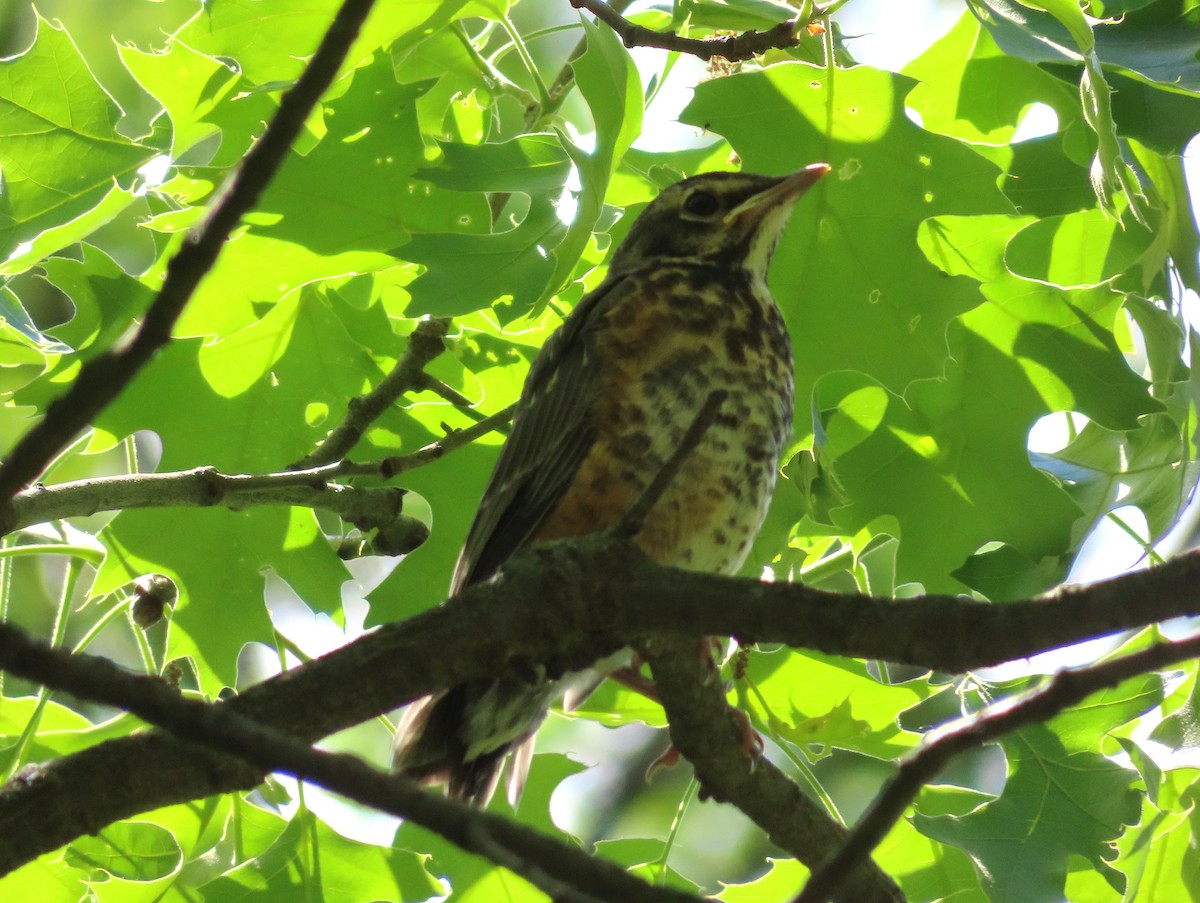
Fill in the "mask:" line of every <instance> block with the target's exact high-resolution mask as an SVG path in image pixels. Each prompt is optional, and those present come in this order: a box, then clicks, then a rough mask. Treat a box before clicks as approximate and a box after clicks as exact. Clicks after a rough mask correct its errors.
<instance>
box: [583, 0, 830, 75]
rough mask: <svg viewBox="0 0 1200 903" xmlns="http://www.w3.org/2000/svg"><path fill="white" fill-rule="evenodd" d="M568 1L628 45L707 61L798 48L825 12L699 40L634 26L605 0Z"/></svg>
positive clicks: (741, 57)
mask: <svg viewBox="0 0 1200 903" xmlns="http://www.w3.org/2000/svg"><path fill="white" fill-rule="evenodd" d="M569 2H570V4H571V5H572V6H573V7H575V8H576V9H586V10H587V11H588V12H590V13H591V14H592V15H594V16H595V17H596V18H597V19H599V20H600V21H601V22H603V23H604V24H605V25H607V26H608V27H609V28H611V29H612V30H613V31H614V32H616V34H617V37H619V38H620V39H621V42H622V43H623V44H624V45H625V46H626V47H657V48H659V49H661V50H674V51H677V52H679V53H686V54H689V55H691V56H695V57H699V58H700V59H702V60H706V61H707V60H711V59H712V58H713V57H714V56H719V57H722V58H724V59H727V60H729V61H730V62H739V61H742V60H748V59H750V58H751V57H753V56H756V55H757V54H760V53H766V52H767V51H768V50H776V49H783V48H787V47H795V46H796V45H797V44H799V43H800V39H801V36H802V34H803V33H804V29H805V27H806V26H807V25H808V24H809V23H810V22H813V21H814V20H816V19H818V18H820V17H821V16H823V15H824V12H823V11H821V10H819V9H816V8H814V9H813V10H812V11H811V13H810V14H809V15H808V16H806V17H803V16H797V17H796V18H794V19H788V20H786V21H784V22H780V23H779V24H778V25H776V26H774V27H773V28H768V29H767V30H766V31H746V32H742V33H741V34H738V35H722V36H718V37H712V38H705V39H698V38H685V37H683V36H681V35H677V34H675V33H674V32H663V31H655V30H654V29H652V28H645V27H643V26H641V25H635V24H634V23H633V22H630V21H629V20H628V19H626V18H625V17H624V16H622V15H621V14H620V13H619V12H617V11H616V10H615V9H613V7H612V6H610V5H609V4H607V3H604V2H602V0H569Z"/></svg>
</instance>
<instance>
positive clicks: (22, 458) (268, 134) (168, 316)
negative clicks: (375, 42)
mask: <svg viewBox="0 0 1200 903" xmlns="http://www.w3.org/2000/svg"><path fill="white" fill-rule="evenodd" d="M373 5H374V0H345V2H344V3H343V4H342V7H341V9H339V10H338V12H337V15H336V16H334V19H333V22H332V23H331V24H330V26H329V29H328V30H327V31H326V32H325V35H324V37H323V38H322V39H321V44H320V46H319V47H318V48H317V50H316V52H315V53H314V54H313V57H312V59H311V60H310V61H309V63H308V65H307V66H306V67H305V68H304V72H303V73H302V74H301V76H300V78H299V79H298V80H297V81H296V84H295V85H293V86H292V87H291V88H290V89H289V90H288V91H287V92H286V93H285V94H284V95H283V97H282V98H281V100H280V102H279V109H278V110H277V111H276V113H275V115H274V116H273V117H272V119H271V122H270V124H269V125H268V126H267V129H266V131H265V132H264V133H263V136H262V138H260V139H259V140H258V141H257V142H256V143H255V144H254V146H253V147H252V148H251V149H250V151H249V152H248V153H247V154H246V157H245V159H244V160H243V161H242V165H241V168H240V169H239V170H238V172H237V174H236V175H235V176H234V178H233V181H232V182H231V183H230V185H229V189H228V191H227V192H225V194H224V195H223V196H222V197H221V199H220V201H219V202H218V203H217V205H216V207H215V208H214V209H213V211H212V213H211V214H210V215H209V216H208V218H207V219H206V220H205V221H204V225H203V226H202V227H201V229H200V231H199V233H197V234H195V235H193V236H189V237H188V238H187V239H185V241H184V243H183V246H182V247H181V248H180V249H179V252H178V253H177V254H176V255H175V256H174V257H173V258H171V262H170V263H169V264H168V265H167V272H166V276H165V278H164V280H163V285H162V288H161V289H160V290H159V293H158V296H157V297H156V298H155V299H154V302H153V303H152V304H151V305H150V308H149V310H147V311H146V316H145V318H144V319H143V321H142V325H141V326H140V327H139V328H138V330H137V332H136V333H135V334H134V335H133V338H132V339H131V340H130V341H129V342H128V343H127V344H126V345H124V346H123V347H120V348H116V349H111V350H109V351H105V352H104V353H103V354H99V355H97V356H96V357H94V358H92V359H91V360H89V361H87V362H85V363H84V364H83V366H82V367H81V368H80V370H79V375H78V376H77V377H76V378H75V381H74V382H73V383H71V387H70V388H69V389H68V390H67V391H66V392H65V393H64V394H63V395H61V396H59V397H58V398H56V399H55V400H54V401H53V402H51V403H50V405H49V406H48V407H47V408H46V414H45V416H44V417H43V418H42V419H41V421H40V422H39V423H37V424H36V425H35V426H34V427H33V428H32V429H31V430H30V431H29V432H28V433H26V434H25V435H24V436H22V437H21V439H20V441H19V442H18V443H17V445H16V447H15V448H14V449H13V450H12V452H11V453H10V454H9V456H8V458H7V459H6V460H5V461H4V463H3V464H0V504H4V503H6V502H7V501H8V500H9V499H11V498H12V496H13V495H15V494H16V493H17V491H19V490H20V489H22V488H23V487H25V486H27V485H28V484H29V483H30V482H32V481H33V480H34V479H35V478H36V477H37V475H38V474H39V473H41V472H42V471H43V470H44V469H45V467H46V465H47V464H48V463H49V462H50V460H51V459H52V458H53V457H54V456H55V455H56V454H58V453H59V452H60V451H62V449H63V448H64V447H65V446H66V445H67V443H68V442H70V441H71V438H72V437H73V436H74V435H75V434H76V433H78V432H79V431H80V430H81V429H83V428H84V427H86V426H87V425H88V424H89V423H91V422H92V420H93V419H94V418H95V416H96V415H97V414H98V413H99V412H100V411H101V410H103V409H104V407H105V406H106V405H108V404H109V402H111V401H112V400H113V399H114V398H116V397H117V396H118V395H120V394H121V392H122V390H124V388H125V387H126V386H127V385H129V383H130V382H131V381H132V380H133V378H134V377H135V376H136V375H137V374H138V372H139V371H140V370H141V369H142V367H144V366H145V365H146V364H147V363H149V361H150V359H151V358H152V357H153V356H154V353H155V352H156V351H158V349H160V348H161V347H162V346H163V345H165V344H166V343H167V342H168V341H170V339H171V330H172V329H173V328H174V327H175V322H176V321H177V320H178V319H179V315H180V314H181V313H183V309H184V307H185V306H186V305H187V303H188V301H189V300H190V299H191V297H192V294H193V293H194V292H195V290H196V286H197V285H199V284H200V280H201V279H203V278H204V276H205V274H207V273H208V272H209V270H211V269H212V266H213V264H214V263H215V262H216V260H217V256H218V255H219V254H220V253H221V249H222V248H223V247H224V245H225V241H226V240H227V239H228V238H229V236H230V234H231V233H232V232H233V230H234V228H235V227H236V226H237V225H238V223H239V222H240V220H241V218H242V216H243V215H244V214H245V213H246V212H247V211H249V210H250V209H251V208H252V207H253V206H254V205H255V204H256V203H257V202H258V198H259V196H260V195H261V194H262V192H263V190H264V189H265V188H266V187H267V185H268V184H269V183H270V181H271V179H272V177H273V176H274V175H275V172H276V170H277V169H278V168H279V166H280V164H281V163H282V162H283V159H284V157H285V156H286V155H287V152H288V149H289V148H290V147H291V145H292V142H293V141H294V140H295V139H296V136H297V135H299V134H300V130H301V128H303V127H304V122H305V120H307V119H308V115H309V113H311V112H312V109H313V107H314V106H315V105H316V103H317V100H318V99H320V97H321V95H322V94H324V93H325V90H326V89H327V88H328V87H329V85H330V83H332V81H333V78H334V76H335V75H337V72H338V69H339V68H341V65H342V62H343V61H344V60H345V58H346V53H347V52H348V51H349V49H350V45H351V44H353V43H354V39H355V38H356V37H357V36H358V32H359V29H360V27H361V26H362V23H363V21H364V20H365V19H366V17H367V14H368V13H370V11H371V7H372V6H373Z"/></svg>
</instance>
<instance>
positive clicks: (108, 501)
mask: <svg viewBox="0 0 1200 903" xmlns="http://www.w3.org/2000/svg"><path fill="white" fill-rule="evenodd" d="M512 414H513V407H512V406H510V407H508V408H505V409H504V410H502V411H499V412H497V413H495V414H493V415H491V416H490V417H485V418H484V419H483V420H481V421H480V422H479V423H476V424H472V425H471V426H469V427H467V428H465V429H461V430H456V431H454V432H453V433H451V434H450V435H448V436H446V437H445V438H444V439H440V440H438V441H437V442H433V443H430V444H429V445H427V446H425V447H424V448H421V449H418V450H417V451H415V452H412V453H410V454H407V455H393V456H391V457H387V458H382V459H380V460H378V461H373V462H368V463H352V462H349V461H338V462H335V463H333V464H325V465H322V466H319V467H312V468H309V469H307V470H288V471H283V472H281V473H264V474H226V473H221V472H220V471H218V470H217V469H216V468H214V467H197V468H194V469H193V470H184V471H173V472H169V473H149V474H147V473H138V474H127V475H123V476H114V477H95V478H93V479H90V480H77V481H74V482H70V483H59V484H56V485H53V486H41V485H39V486H35V487H34V488H33V489H26V490H24V491H23V492H19V493H17V495H16V496H15V497H14V498H13V500H12V502H11V503H10V504H9V505H8V506H7V507H6V508H0V536H3V535H4V534H6V533H10V532H12V531H14V530H20V529H23V528H25V527H29V526H32V525H33V524H42V523H48V522H49V521H53V520H59V519H61V518H64V517H80V516H85V515H90V514H95V513H97V512H98V511H123V510H126V509H132V508H209V507H222V508H229V509H231V510H234V511H237V510H240V509H242V508H249V507H252V506H255V505H296V506H298V507H302V508H320V509H323V510H325V511H331V512H333V513H334V514H337V515H338V516H339V517H341V518H342V520H344V521H347V522H349V523H352V524H355V525H356V526H358V527H360V528H361V529H364V530H366V529H380V528H382V527H384V526H386V527H387V528H388V529H389V530H391V531H393V532H395V533H397V535H398V534H400V533H410V534H411V535H413V536H414V537H417V536H419V537H420V539H421V540H422V541H423V538H424V535H425V534H426V533H427V532H428V531H427V530H425V527H424V524H423V523H422V522H421V521H418V520H416V519H415V518H411V517H407V516H406V515H404V514H403V498H404V494H405V490H404V489H399V488H393V487H378V486H349V485H344V484H341V483H335V482H331V480H334V479H336V478H338V477H349V476H377V477H381V478H382V479H385V480H386V479H390V478H392V477H394V476H397V475H398V474H401V473H405V472H406V471H409V470H413V469H415V468H417V467H420V466H422V465H424V464H428V463H430V462H431V461H436V460H437V459H438V458H441V457H442V456H444V455H446V454H449V453H450V452H452V451H454V450H455V449H458V448H462V447H463V446H464V445H467V444H468V443H470V442H473V441H475V440H476V439H478V438H479V437H480V436H483V435H486V434H487V433H490V432H491V431H492V430H495V429H497V428H499V427H502V426H504V425H505V424H506V423H508V422H509V421H510V420H511V419H512ZM422 531H424V532H422ZM416 544H417V545H419V544H420V542H419V541H418V542H417V543H416ZM414 547H415V546H414ZM378 551H380V552H383V553H384V554H401V553H402V552H406V551H410V550H409V549H395V548H392V549H383V548H380V549H378Z"/></svg>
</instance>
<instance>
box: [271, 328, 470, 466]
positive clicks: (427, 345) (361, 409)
mask: <svg viewBox="0 0 1200 903" xmlns="http://www.w3.org/2000/svg"><path fill="white" fill-rule="evenodd" d="M449 330H450V321H449V320H448V319H444V318H439V319H429V320H422V321H421V322H420V323H418V324H417V327H416V329H414V330H413V332H412V335H410V336H409V337H408V346H407V347H406V348H405V349H404V354H402V355H401V356H400V359H399V360H397V361H396V365H395V366H394V367H393V368H392V371H391V372H390V373H389V374H388V375H387V376H385V377H384V378H383V379H382V380H380V381H379V384H378V385H377V386H375V388H373V389H371V391H370V392H367V393H366V394H365V395H360V396H359V397H358V398H352V399H350V402H349V404H347V405H346V416H345V417H343V418H342V422H341V423H339V424H338V425H337V426H336V427H334V428H333V430H331V431H330V433H329V435H328V436H327V437H326V438H325V441H324V442H322V443H321V444H320V445H319V446H318V447H317V448H316V449H314V450H313V451H312V452H311V453H310V454H309V455H307V456H306V457H304V458H302V459H300V460H299V461H297V462H296V463H295V464H293V465H292V468H293V469H294V470H306V469H308V468H311V467H319V466H320V465H322V464H331V463H333V462H334V461H339V460H341V459H342V458H344V457H345V456H346V454H347V453H348V452H349V451H350V449H352V448H354V446H356V445H357V444H358V440H360V439H361V438H362V437H363V434H364V433H365V432H366V431H367V428H368V427H370V425H371V424H372V423H374V422H375V421H376V420H378V419H379V418H380V417H381V416H382V415H383V413H384V412H385V411H387V410H388V408H390V407H391V406H392V405H394V404H395V403H396V399H398V398H399V397H400V396H401V395H403V394H404V393H405V392H408V391H411V390H412V389H415V388H424V386H423V380H422V377H423V375H424V372H425V367H426V366H427V365H428V364H429V362H430V361H432V360H433V359H434V358H435V357H437V356H438V355H439V354H441V353H442V352H443V351H445V349H446V345H445V342H444V341H443V340H444V339H445V337H446V333H447V332H448V331H449Z"/></svg>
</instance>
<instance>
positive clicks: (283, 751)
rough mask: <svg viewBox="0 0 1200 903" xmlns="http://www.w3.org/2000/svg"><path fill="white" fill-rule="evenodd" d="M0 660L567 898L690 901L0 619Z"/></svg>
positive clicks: (585, 902) (588, 902)
mask: <svg viewBox="0 0 1200 903" xmlns="http://www.w3.org/2000/svg"><path fill="white" fill-rule="evenodd" d="M0 666H2V667H3V668H4V670H6V671H8V672H9V673H11V674H15V675H17V676H18V677H24V678H26V679H29V680H33V681H36V682H38V683H40V684H42V685H43V686H45V687H48V688H53V689H55V690H61V691H66V692H68V693H71V694H72V695H74V696H76V697H78V698H79V699H86V700H90V701H92V702H99V703H102V704H105V705H110V706H115V707H117V708H120V709H123V710H125V711H128V712H131V713H132V714H134V715H137V716H138V717H139V718H141V719H142V720H143V721H146V722H148V723H150V724H153V725H156V726H158V727H161V728H164V729H165V730H168V731H170V732H171V733H172V734H174V735H175V736H177V737H179V738H181V739H183V740H187V741H189V742H191V743H195V744H198V745H200V746H205V747H208V748H210V749H214V750H217V751H219V752H223V753H227V754H230V755H233V756H236V757H238V758H239V759H242V760H244V761H246V762H248V763H250V764H251V765H253V766H254V767H255V768H257V769H259V770H260V771H262V772H264V773H266V772H271V771H282V772H287V773H290V774H292V775H294V776H295V777H297V778H300V779H302V780H305V781H309V782H311V783H314V784H317V785H319V786H321V787H324V788H326V789H327V790H332V791H334V792H335V793H338V794H340V795H342V796H344V797H346V798H348V799H351V800H354V801H355V802H358V803H361V804H363V805H365V806H370V807H371V808H373V809H378V810H380V811H382V812H387V813H389V814H391V815H394V816H397V817H399V818H404V819H406V820H409V821H412V822H413V823H415V824H418V825H421V826H422V827H424V828H427V829H429V830H431V831H434V832H436V833H438V834H440V835H441V836H443V837H445V838H446V839H447V840H450V841H451V842H452V843H454V844H456V845H458V846H459V847H461V848H462V849H464V850H467V851H469V852H473V853H478V854H480V855H482V856H487V857H488V858H490V859H492V860H493V861H495V862H497V863H498V864H500V865H502V866H504V867H505V868H507V869H509V870H510V871H512V872H514V873H516V874H518V875H521V876H522V877H524V878H526V879H527V880H528V881H530V882H531V883H533V884H535V885H536V886H538V887H540V888H541V889H542V890H543V891H545V892H546V893H547V894H550V895H551V897H552V898H553V899H557V900H564V901H570V903H592V901H595V900H601V901H622V903H623V901H627V900H632V901H642V903H696V901H697V898H696V897H694V896H692V895H690V894H684V893H681V892H679V891H676V890H670V889H666V888H655V887H651V886H650V885H648V884H646V883H645V882H643V881H641V880H639V879H638V878H635V877H634V876H632V875H630V874H628V873H627V872H626V871H625V870H624V869H622V868H620V867H619V866H616V865H613V864H611V863H609V862H607V861H606V860H604V859H601V858H600V857H594V856H589V855H588V854H587V853H585V852H584V851H582V850H580V849H578V848H576V847H571V846H568V845H567V844H565V843H562V842H561V841H558V840H554V839H552V838H550V837H546V836H545V835H542V834H539V833H538V832H536V831H533V830H531V829H529V828H526V827H524V826H523V825H520V824H517V823H516V822H512V821H509V820H508V819H506V818H502V817H500V816H497V815H491V814H489V813H486V812H479V811H476V810H474V809H472V808H471V807H469V806H466V805H464V804H462V803H459V802H456V801H453V800H449V799H445V798H443V797H440V796H437V795H434V794H430V793H427V792H425V791H424V790H422V789H421V788H420V786H419V785H417V784H416V783H415V782H413V781H410V780H408V779H406V778H404V777H402V776H399V775H389V774H385V773H384V772H382V771H379V770H378V769H376V768H372V767H371V766H370V765H368V764H367V763H365V762H363V761H362V760H361V759H358V758H357V757H355V756H352V755H349V754H346V753H330V752H323V751H320V750H316V749H313V748H312V747H311V746H309V745H308V744H307V743H304V742H302V741H301V740H298V739H297V738H295V737H293V736H290V735H288V734H286V733H284V732H282V731H279V730H276V729H274V728H271V727H267V726H265V725H263V724H261V723H259V722H257V721H254V720H252V719H250V718H247V717H245V716H243V715H239V714H238V713H237V712H236V711H234V710H232V709H230V708H229V707H228V706H227V705H224V704H220V703H218V704H212V703H207V702H203V701H201V700H199V699H193V698H188V697H185V696H182V695H181V694H180V693H179V692H178V691H177V690H175V689H173V688H172V687H170V686H169V685H168V684H167V683H166V682H164V681H163V680H161V679H160V678H157V677H148V676H145V675H138V674H131V673H129V672H126V671H123V670H121V669H120V668H119V667H117V666H116V665H115V664H113V663H112V662H111V661H109V660H108V659H105V658H100V657H98V656H90V655H82V654H77V655H72V654H69V653H66V652H63V651H61V650H56V649H53V648H51V647H50V646H48V645H46V644H45V643H42V642H40V641H37V640H34V639H32V638H31V637H29V636H28V635H27V634H25V633H24V632H23V631H21V630H20V629H19V628H16V627H13V626H11V625H7V624H0Z"/></svg>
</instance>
